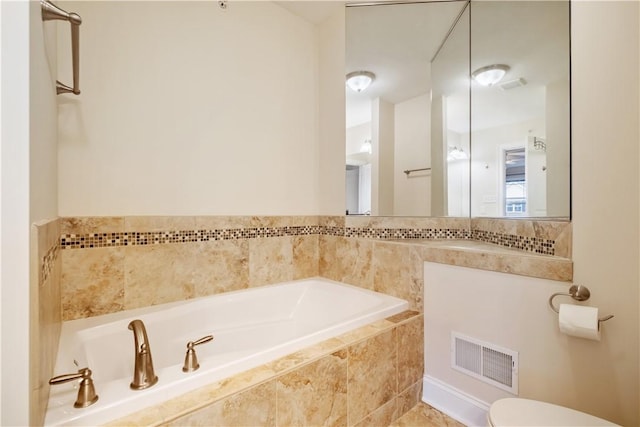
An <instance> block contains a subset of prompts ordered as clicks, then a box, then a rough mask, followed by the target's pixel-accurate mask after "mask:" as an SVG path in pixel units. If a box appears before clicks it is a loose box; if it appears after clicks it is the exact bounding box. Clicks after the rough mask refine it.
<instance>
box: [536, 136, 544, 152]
mask: <svg viewBox="0 0 640 427" xmlns="http://www.w3.org/2000/svg"><path fill="white" fill-rule="evenodd" d="M533 148H535V149H536V150H541V151H547V142H546V140H544V139H542V138H538V137H537V136H534V137H533Z"/></svg>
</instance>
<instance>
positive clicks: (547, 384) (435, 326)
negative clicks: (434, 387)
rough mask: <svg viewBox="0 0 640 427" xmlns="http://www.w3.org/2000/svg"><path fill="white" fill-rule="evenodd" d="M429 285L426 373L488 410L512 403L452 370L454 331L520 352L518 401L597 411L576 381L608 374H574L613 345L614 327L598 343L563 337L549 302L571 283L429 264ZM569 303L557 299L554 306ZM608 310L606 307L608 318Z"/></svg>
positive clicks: (502, 394) (426, 272)
mask: <svg viewBox="0 0 640 427" xmlns="http://www.w3.org/2000/svg"><path fill="white" fill-rule="evenodd" d="M424 279H425V342H427V343H429V344H428V345H426V346H425V373H426V374H428V375H430V376H431V377H433V378H436V379H437V380H440V381H443V382H444V383H446V384H448V385H449V386H452V387H454V388H456V389H458V390H461V391H463V392H465V393H467V394H469V395H471V396H473V397H475V398H476V399H479V400H480V401H483V402H486V403H488V404H490V403H492V402H493V401H495V400H497V399H500V398H503V397H514V395H513V394H510V393H508V392H506V391H504V390H501V389H499V388H497V387H494V386H491V385H489V384H486V383H484V382H481V381H479V380H476V379H475V378H473V377H470V376H468V375H465V374H463V373H460V372H458V371H456V370H454V369H452V368H451V367H450V366H451V353H450V343H451V331H456V332H459V333H461V334H463V335H466V336H469V337H472V338H476V339H479V340H481V341H486V342H489V343H492V344H495V345H498V346H500V347H505V348H507V349H510V350H515V351H517V352H519V356H520V369H519V375H518V376H519V378H518V381H519V397H523V398H529V399H537V400H543V401H548V402H553V403H556V404H560V405H566V406H571V407H574V408H576V409H580V410H585V411H587V412H593V411H594V410H595V407H592V406H589V405H584V404H580V402H579V399H580V397H581V395H582V394H583V392H584V391H583V390H581V389H579V388H577V387H576V386H575V385H576V382H577V381H580V380H581V378H586V377H594V379H596V378H597V377H601V376H605V375H606V373H609V372H610V371H611V369H610V368H605V367H601V369H602V372H601V373H600V374H594V373H593V372H578V371H576V370H575V369H573V368H572V367H573V366H574V364H575V363H580V362H579V361H577V359H579V358H581V357H588V355H589V354H592V353H593V352H594V351H598V348H602V347H604V346H607V345H608V343H609V339H610V338H609V336H608V335H609V334H608V332H609V326H610V325H609V324H607V325H606V326H605V331H604V336H603V341H602V342H600V343H598V342H595V341H587V340H583V339H578V338H573V337H568V336H566V335H563V334H561V333H560V332H559V331H558V326H557V321H558V316H557V315H556V313H554V312H553V311H552V310H551V309H550V308H549V306H548V303H547V300H548V298H549V296H551V295H552V294H553V293H555V292H567V285H566V283H563V282H555V281H551V280H543V279H535V278H530V277H524V276H516V275H512V274H504V273H497V272H492V271H483V270H477V269H472V268H465V267H455V266H450V265H443V264H434V263H425V270H424ZM595 297H596V295H594V299H595ZM570 301H571V299H567V298H565V299H562V298H558V300H556V301H555V303H556V306H557V305H558V304H560V303H569V302H570ZM607 310H608V308H606V307H603V308H602V311H603V314H609V311H607ZM594 384H595V383H594ZM601 406H602V405H601Z"/></svg>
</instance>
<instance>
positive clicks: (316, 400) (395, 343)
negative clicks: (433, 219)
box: [109, 311, 424, 427]
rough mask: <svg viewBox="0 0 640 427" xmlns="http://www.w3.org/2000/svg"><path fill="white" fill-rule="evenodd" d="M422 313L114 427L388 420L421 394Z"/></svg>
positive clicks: (360, 426) (365, 424)
mask: <svg viewBox="0 0 640 427" xmlns="http://www.w3.org/2000/svg"><path fill="white" fill-rule="evenodd" d="M423 321H424V319H423V315H422V314H421V313H418V312H415V311H406V312H404V313H400V314H398V315H395V316H392V317H389V318H387V319H384V320H380V321H377V322H374V323H371V324H369V325H366V326H363V327H361V328H358V329H356V330H354V331H351V332H348V333H346V334H343V335H340V336H338V337H336V338H331V339H329V340H326V341H323V342H321V343H319V344H316V345H314V346H311V347H308V348H306V349H304V350H301V351H299V352H296V353H293V354H291V355H289V356H285V357H283V358H281V359H278V360H275V361H273V362H271V363H268V364H265V365H262V366H260V367H258V368H254V369H251V370H249V371H246V372H244V373H241V374H239V375H236V376H233V377H231V378H228V379H226V380H222V381H218V382H215V383H212V384H210V385H207V386H205V387H203V388H200V389H198V390H195V391H193V392H189V393H186V394H184V395H182V396H180V397H177V398H175V399H171V400H169V401H167V402H164V403H162V404H160V405H156V406H152V407H149V408H145V409H143V410H141V411H138V412H136V413H134V414H131V415H130V416H127V417H124V418H121V419H118V420H115V421H113V422H111V423H109V425H111V426H123V425H126V426H185V425H189V426H226V427H233V426H238V427H240V426H252V427H253V426H256V427H257V426H273V427H276V426H294V425H298V426H318V425H341V426H354V427H370V426H388V425H390V424H391V423H392V422H393V421H395V420H397V419H398V418H399V417H400V416H402V415H404V414H405V413H407V412H408V411H409V410H410V409H411V408H413V407H414V406H415V405H416V404H417V403H418V402H419V400H420V396H421V393H422V377H423V372H424V357H423V354H424V352H423V348H424V331H423Z"/></svg>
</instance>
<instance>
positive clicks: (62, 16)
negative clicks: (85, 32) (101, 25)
mask: <svg viewBox="0 0 640 427" xmlns="http://www.w3.org/2000/svg"><path fill="white" fill-rule="evenodd" d="M40 7H41V9H42V20H43V21H51V20H53V19H58V20H61V21H69V23H70V24H71V59H72V61H73V87H69V86H67V85H65V84H64V83H61V82H60V81H58V80H56V93H57V94H58V95H60V94H61V93H73V94H74V95H80V24H82V18H80V16H79V15H78V14H77V13H73V12H71V13H69V12H65V11H64V10H62V9H60V8H59V7H58V6H56V5H55V4H53V3H51V2H50V1H48V0H41V1H40Z"/></svg>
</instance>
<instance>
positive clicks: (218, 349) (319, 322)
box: [45, 278, 408, 425]
mask: <svg viewBox="0 0 640 427" xmlns="http://www.w3.org/2000/svg"><path fill="white" fill-rule="evenodd" d="M407 308H408V303H407V301H405V300H402V299H399V298H395V297H391V296H389V295H385V294H380V293H377V292H373V291H369V290H365V289H362V288H358V287H355V286H350V285H346V284H343V283H339V282H334V281H330V280H327V279H324V278H313V279H305V280H299V281H293V282H287V283H281V284H276V285H269V286H263V287H259V288H254V289H250V290H242V291H236V292H228V293H224V294H219V295H214V296H210V297H203V298H199V299H195V300H190V301H184V302H177V303H169V304H163V305H158V306H154V307H145V308H142V309H135V310H129V311H125V312H119V313H113V314H108V315H104V316H98V317H93V318H88V319H79V320H73V321H68V322H64V323H63V327H62V335H61V338H60V350H59V353H58V358H57V363H56V372H55V374H56V375H59V374H65V373H72V372H75V371H77V370H78V367H81V368H82V367H86V366H88V367H89V368H90V369H91V370H92V371H93V379H94V382H95V387H96V391H97V393H98V395H99V400H98V402H97V403H95V404H94V405H92V406H90V407H88V408H83V409H76V408H73V402H74V401H75V398H76V392H77V383H70V384H64V385H57V386H54V387H52V388H51V394H50V398H49V406H48V409H47V414H46V418H45V425H60V424H65V425H87V424H92V425H96V424H100V423H105V422H108V421H110V420H114V419H117V418H120V417H122V416H125V415H127V414H128V413H131V412H135V411H137V410H139V409H142V408H144V407H145V406H150V405H154V404H158V403H161V402H163V401H165V400H167V399H170V398H172V397H176V396H179V395H180V394H183V393H186V392H188V391H191V390H194V389H196V388H198V387H202V386H204V385H206V384H209V383H211V382H214V381H217V380H220V379H223V378H226V377H229V376H231V375H234V374H237V373H239V372H242V371H244V370H247V369H250V368H252V367H256V366H259V365H262V364H264V363H267V362H269V361H272V360H275V359H277V358H279V357H282V356H285V355H287V354H290V353H293V352H295V351H298V350H300V349H302V348H304V347H307V346H309V345H312V344H315V343H318V342H320V341H323V340H325V339H328V338H331V337H333V336H336V335H339V334H342V333H345V332H348V331H350V330H353V329H356V328H358V327H360V326H363V325H366V324H367V323H370V322H373V321H375V320H379V319H383V318H386V317H388V316H392V315H394V314H397V313H400V312H402V311H404V310H406V309H407ZM133 319H141V320H142V321H143V322H144V324H145V326H146V329H147V334H148V336H149V342H150V347H151V353H152V356H153V364H154V368H155V372H156V374H157V375H158V377H159V381H158V383H157V384H156V385H155V386H153V387H151V388H148V389H145V390H138V391H134V390H130V388H129V383H130V382H131V379H132V375H133V369H134V344H133V335H132V332H131V331H129V330H128V328H127V326H128V324H129V322H130V321H131V320H133ZM210 334H211V335H213V336H214V340H213V341H211V342H209V343H206V344H203V345H200V346H198V347H196V351H197V355H198V360H199V362H200V369H199V370H197V371H195V372H191V373H183V372H182V364H183V361H184V356H185V352H186V344H187V342H189V341H194V340H196V339H198V338H201V337H203V336H206V335H210ZM74 360H75V361H77V362H78V366H76V365H75V363H74Z"/></svg>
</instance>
